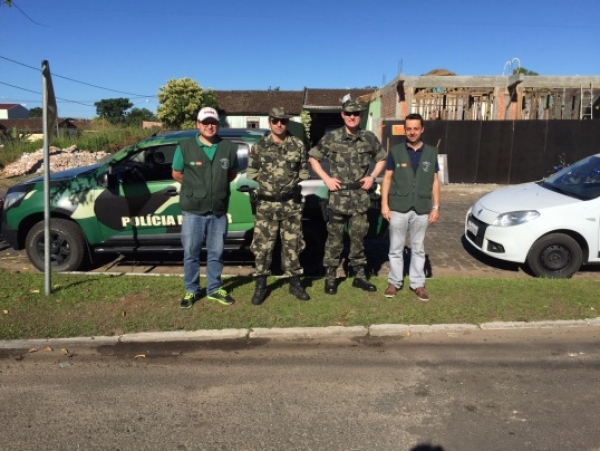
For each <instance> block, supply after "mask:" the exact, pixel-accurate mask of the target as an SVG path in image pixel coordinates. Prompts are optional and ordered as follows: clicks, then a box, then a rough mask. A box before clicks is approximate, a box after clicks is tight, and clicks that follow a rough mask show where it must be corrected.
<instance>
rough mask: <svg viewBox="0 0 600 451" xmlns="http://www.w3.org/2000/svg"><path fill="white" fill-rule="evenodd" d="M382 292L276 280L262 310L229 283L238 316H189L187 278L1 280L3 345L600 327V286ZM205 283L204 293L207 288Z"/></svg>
mask: <svg viewBox="0 0 600 451" xmlns="http://www.w3.org/2000/svg"><path fill="white" fill-rule="evenodd" d="M371 281H372V282H373V283H374V284H375V285H377V287H378V290H379V291H378V292H376V293H367V292H363V291H360V290H358V289H356V288H352V287H351V284H350V281H343V282H342V283H341V284H340V287H339V289H338V294H337V295H335V296H330V295H326V294H324V293H323V280H322V279H306V280H305V283H306V285H307V287H308V288H307V291H308V292H309V294H310V295H311V297H312V299H311V300H310V301H308V302H301V301H298V300H296V299H295V298H294V297H293V296H291V295H290V294H289V293H288V290H287V282H285V281H284V280H281V279H275V278H271V279H269V286H270V288H271V293H270V295H269V297H268V298H267V300H266V301H265V303H264V304H263V305H261V306H258V307H257V306H253V305H252V304H251V303H250V298H251V297H252V293H253V290H254V283H253V280H252V279H251V278H248V277H235V278H228V279H226V280H225V288H226V289H228V290H229V291H230V292H231V293H232V295H233V297H234V298H235V299H236V303H235V304H234V305H233V306H231V307H226V306H222V305H220V304H218V303H215V302H213V301H209V300H207V299H205V298H204V299H202V300H201V301H198V302H197V303H196V304H195V305H194V306H193V307H192V308H191V309H181V308H180V307H179V300H180V298H181V296H182V294H183V281H182V279H181V277H173V276H158V277H155V276H151V277H149V276H125V275H119V276H106V275H98V274H89V275H67V274H53V275H52V287H53V288H52V293H51V294H50V295H49V296H46V295H45V293H44V275H43V274H42V273H32V274H26V273H20V272H9V271H6V270H0V339H4V340H6V339H21V338H57V337H74V336H99V335H108V336H111V335H120V334H123V333H133V332H152V331H173V330H197V329H223V328H249V327H291V326H355V325H363V326H370V325H373V324H445V323H470V324H480V323H483V322H489V321H540V320H554V319H565V320H566V319H584V318H595V317H596V316H598V310H599V309H600V297H598V295H597V291H598V284H599V282H598V281H595V280H574V279H567V280H555V279H534V278H531V279H513V278H510V279H492V278H485V279H481V278H436V279H431V280H428V282H427V290H428V292H429V294H430V296H431V300H430V301H429V302H426V303H424V302H421V301H419V300H417V298H416V296H415V295H414V293H412V292H411V291H410V290H408V289H407V288H406V287H405V288H404V289H403V290H402V291H400V292H399V293H398V294H397V295H396V297H395V298H392V299H388V298H385V297H384V296H383V290H384V289H385V287H386V284H387V281H386V279H385V278H383V277H374V278H372V279H371ZM204 282H205V281H204V279H203V280H202V283H204Z"/></svg>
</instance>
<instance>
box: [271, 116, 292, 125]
mask: <svg viewBox="0 0 600 451" xmlns="http://www.w3.org/2000/svg"><path fill="white" fill-rule="evenodd" d="M289 121H290V120H289V119H279V118H276V117H273V118H271V124H273V125H277V124H279V123H281V125H287V124H288V122H289Z"/></svg>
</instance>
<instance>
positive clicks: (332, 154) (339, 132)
mask: <svg viewBox="0 0 600 451" xmlns="http://www.w3.org/2000/svg"><path fill="white" fill-rule="evenodd" d="M308 155H309V156H310V157H313V158H314V159H316V160H317V161H321V160H322V159H323V158H327V159H328V160H329V175H331V176H332V177H335V178H336V179H338V180H340V182H342V183H348V182H356V181H358V180H360V179H361V178H363V177H365V176H366V175H368V171H369V166H370V164H371V161H372V160H374V161H375V162H376V163H377V162H379V161H381V160H385V159H386V157H387V153H386V151H385V149H384V148H383V146H382V145H381V143H380V142H379V140H378V139H377V137H376V136H375V135H374V134H373V133H372V132H369V131H365V130H361V129H359V131H358V133H357V134H356V135H348V134H347V133H346V128H345V127H341V128H338V129H336V130H333V131H331V132H329V133H327V134H326V135H325V136H323V138H321V140H320V141H319V143H318V144H317V145H316V146H315V147H313V148H312V149H310V151H309V152H308ZM369 205H370V198H369V193H368V192H367V191H365V190H363V189H356V190H345V189H343V190H340V191H333V192H330V193H329V208H331V209H332V210H334V211H336V212H338V213H342V214H352V213H354V212H358V213H363V212H365V211H367V210H368V209H369Z"/></svg>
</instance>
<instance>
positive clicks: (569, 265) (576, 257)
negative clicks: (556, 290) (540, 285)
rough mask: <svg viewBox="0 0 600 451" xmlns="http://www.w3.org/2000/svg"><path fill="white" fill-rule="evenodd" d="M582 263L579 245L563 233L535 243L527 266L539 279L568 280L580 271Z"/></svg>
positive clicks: (551, 235)
mask: <svg viewBox="0 0 600 451" xmlns="http://www.w3.org/2000/svg"><path fill="white" fill-rule="evenodd" d="M582 262H583V252H582V251H581V247H580V246H579V243H577V241H575V240H574V239H573V238H571V237H570V236H568V235H565V234H562V233H551V234H549V235H546V236H543V237H542V238H540V239H539V240H537V241H536V242H535V243H533V246H531V249H530V251H529V254H528V255H527V266H529V269H531V272H533V274H535V275H536V276H537V277H549V278H554V279H568V278H570V277H572V276H573V274H575V273H576V272H577V271H578V270H579V268H580V267H581V264H582Z"/></svg>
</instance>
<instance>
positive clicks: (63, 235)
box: [25, 219, 87, 271]
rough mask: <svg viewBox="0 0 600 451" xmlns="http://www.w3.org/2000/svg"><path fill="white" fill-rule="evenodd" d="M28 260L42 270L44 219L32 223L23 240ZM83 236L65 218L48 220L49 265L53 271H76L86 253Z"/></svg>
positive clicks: (79, 230) (73, 224) (72, 223)
mask: <svg viewBox="0 0 600 451" xmlns="http://www.w3.org/2000/svg"><path fill="white" fill-rule="evenodd" d="M25 249H26V251H27V257H29V261H30V262H31V263H32V264H33V266H35V267H36V268H37V269H39V270H40V271H43V270H44V221H40V222H38V223H37V224H36V225H34V226H33V227H32V228H31V230H30V231H29V233H28V234H27V238H26V240H25ZM86 250H87V248H86V243H85V237H84V236H83V233H82V231H81V229H80V228H79V226H78V225H77V224H75V223H74V222H72V221H68V220H66V219H51V220H50V266H51V268H52V270H53V271H76V270H77V269H79V268H80V267H81V266H82V263H83V260H84V258H85V255H86Z"/></svg>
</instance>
